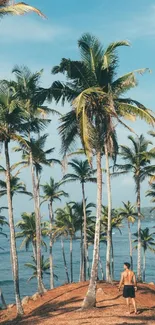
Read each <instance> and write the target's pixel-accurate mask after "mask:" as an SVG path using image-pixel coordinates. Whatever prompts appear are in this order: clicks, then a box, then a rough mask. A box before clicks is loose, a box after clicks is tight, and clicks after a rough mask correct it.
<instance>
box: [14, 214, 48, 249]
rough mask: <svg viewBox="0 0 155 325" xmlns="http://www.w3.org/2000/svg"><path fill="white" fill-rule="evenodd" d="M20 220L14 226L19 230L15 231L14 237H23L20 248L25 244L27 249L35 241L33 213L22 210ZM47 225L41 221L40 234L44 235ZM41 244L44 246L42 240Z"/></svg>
mask: <svg viewBox="0 0 155 325" xmlns="http://www.w3.org/2000/svg"><path fill="white" fill-rule="evenodd" d="M21 218H22V219H21V220H20V221H18V222H17V224H16V227H17V228H19V229H20V232H16V238H24V239H23V242H22V244H21V246H20V248H23V247H24V246H25V248H26V250H28V249H29V246H30V244H31V243H33V244H35V242H36V222H35V213H34V212H33V213H27V212H23V213H22V215H21ZM46 233H47V226H46V222H41V235H42V237H44V236H46ZM41 244H42V246H44V247H46V243H45V242H44V241H43V240H42V241H41Z"/></svg>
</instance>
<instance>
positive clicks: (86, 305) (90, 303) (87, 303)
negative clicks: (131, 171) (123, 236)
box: [82, 151, 102, 309]
mask: <svg viewBox="0 0 155 325" xmlns="http://www.w3.org/2000/svg"><path fill="white" fill-rule="evenodd" d="M96 160H97V213H96V226H95V239H94V250H93V262H92V268H91V278H90V283H89V287H88V291H87V294H86V297H85V298H84V301H83V304H82V309H90V308H92V307H95V306H96V281H97V275H98V260H99V247H100V220H101V208H102V168H101V152H99V151H98V152H97V156H96Z"/></svg>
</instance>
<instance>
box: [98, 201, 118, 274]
mask: <svg viewBox="0 0 155 325" xmlns="http://www.w3.org/2000/svg"><path fill="white" fill-rule="evenodd" d="M121 227H122V218H121V216H120V214H119V210H118V209H112V217H111V235H110V236H111V270H112V272H111V274H112V279H113V280H114V246H113V236H112V234H113V230H114V229H117V230H118V231H119V232H120V234H122V232H121ZM101 230H102V232H103V234H105V233H106V237H107V241H108V236H107V234H108V207H106V206H102V216H101Z"/></svg>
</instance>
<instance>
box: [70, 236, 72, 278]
mask: <svg viewBox="0 0 155 325" xmlns="http://www.w3.org/2000/svg"><path fill="white" fill-rule="evenodd" d="M70 277H71V278H70V279H71V283H72V282H73V238H72V236H70Z"/></svg>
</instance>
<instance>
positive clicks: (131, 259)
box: [128, 221, 133, 270]
mask: <svg viewBox="0 0 155 325" xmlns="http://www.w3.org/2000/svg"><path fill="white" fill-rule="evenodd" d="M128 232H129V245H130V264H131V270H133V257H132V237H131V229H130V222H129V221H128Z"/></svg>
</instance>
